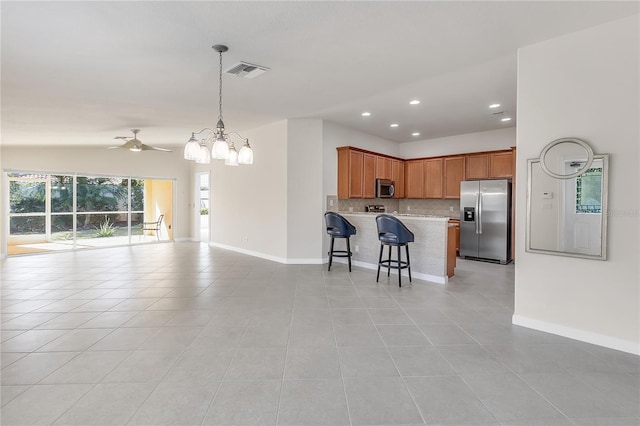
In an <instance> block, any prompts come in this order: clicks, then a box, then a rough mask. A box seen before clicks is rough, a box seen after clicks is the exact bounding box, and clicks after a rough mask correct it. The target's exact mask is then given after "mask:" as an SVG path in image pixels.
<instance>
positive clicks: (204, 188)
mask: <svg viewBox="0 0 640 426" xmlns="http://www.w3.org/2000/svg"><path fill="white" fill-rule="evenodd" d="M196 198H197V200H196V206H199V208H198V209H197V210H196V221H195V222H196V232H197V238H198V239H199V241H202V242H205V243H208V242H209V207H210V204H209V172H199V173H197V174H196Z"/></svg>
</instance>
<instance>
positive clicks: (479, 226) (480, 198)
mask: <svg viewBox="0 0 640 426" xmlns="http://www.w3.org/2000/svg"><path fill="white" fill-rule="evenodd" d="M476 226H477V228H478V232H477V233H478V234H482V191H480V192H479V193H478V221H477V222H476Z"/></svg>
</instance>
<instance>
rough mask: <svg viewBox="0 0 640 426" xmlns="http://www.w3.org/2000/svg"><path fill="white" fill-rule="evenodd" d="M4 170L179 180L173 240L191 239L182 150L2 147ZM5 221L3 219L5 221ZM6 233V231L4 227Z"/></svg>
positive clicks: (186, 171) (186, 166) (186, 168)
mask: <svg viewBox="0 0 640 426" xmlns="http://www.w3.org/2000/svg"><path fill="white" fill-rule="evenodd" d="M0 152H1V153H2V154H1V155H2V157H1V160H2V162H1V163H0V165H1V167H2V169H3V170H7V169H12V170H26V171H42V172H60V173H65V172H67V173H74V172H76V173H80V174H84V173H86V174H105V175H116V176H119V175H120V176H134V177H149V178H164V179H175V180H176V197H177V198H176V199H177V204H176V205H175V206H174V209H175V216H174V218H173V222H174V223H173V226H174V234H173V235H174V238H189V237H190V236H191V225H190V221H191V217H190V214H189V210H190V202H191V201H190V179H191V176H190V167H191V166H190V165H189V163H190V162H188V161H185V160H183V158H182V150H181V149H175V150H174V152H158V151H143V152H130V151H127V150H124V149H112V150H108V149H105V148H80V147H77V148H75V147H74V148H68V147H56V148H50V147H48V148H38V147H28V148H20V147H2V148H1V149H0ZM3 220H4V217H3ZM2 230H3V231H2V232H4V227H2ZM4 249H5V248H4V247H2V250H4Z"/></svg>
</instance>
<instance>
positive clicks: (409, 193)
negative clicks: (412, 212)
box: [404, 160, 424, 198]
mask: <svg viewBox="0 0 640 426" xmlns="http://www.w3.org/2000/svg"><path fill="white" fill-rule="evenodd" d="M404 164H405V169H404V170H405V177H404V181H405V187H404V196H405V198H424V161H422V160H410V161H405V163H404Z"/></svg>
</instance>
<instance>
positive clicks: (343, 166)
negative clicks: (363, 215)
mask: <svg viewBox="0 0 640 426" xmlns="http://www.w3.org/2000/svg"><path fill="white" fill-rule="evenodd" d="M363 166H364V155H363V153H362V152H359V151H353V150H350V149H348V148H344V149H338V198H341V199H345V198H362V195H363V184H362V182H363V181H362V178H363Z"/></svg>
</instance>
